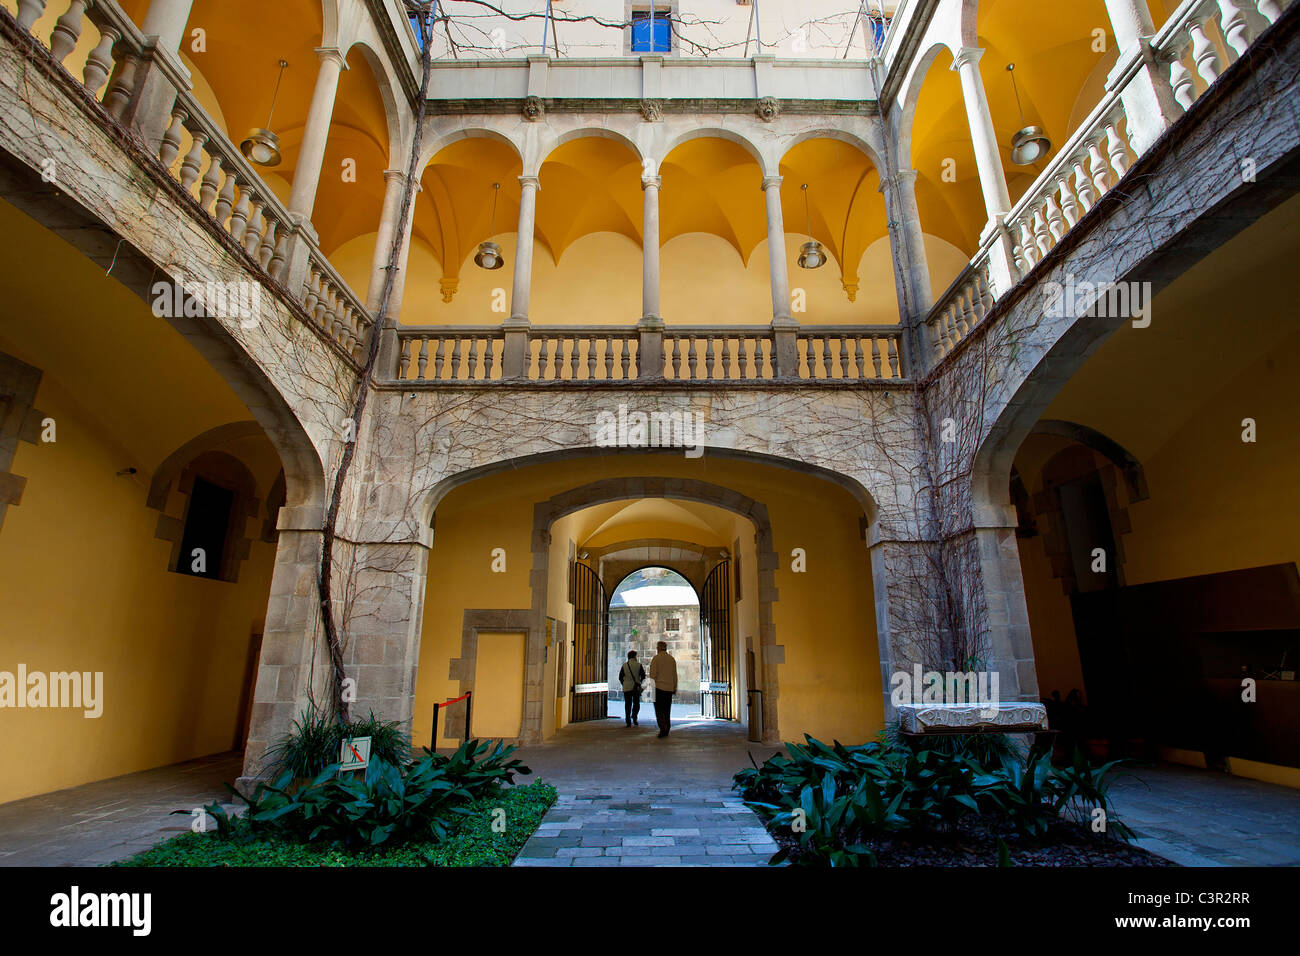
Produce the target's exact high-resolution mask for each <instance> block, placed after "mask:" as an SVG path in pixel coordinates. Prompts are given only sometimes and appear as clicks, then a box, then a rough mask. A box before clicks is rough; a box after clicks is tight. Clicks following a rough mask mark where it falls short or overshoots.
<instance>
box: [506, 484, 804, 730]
mask: <svg viewBox="0 0 1300 956" xmlns="http://www.w3.org/2000/svg"><path fill="white" fill-rule="evenodd" d="M639 498H667V499H670V500H678V501H696V502H700V503H702V504H707V505H712V506H714V507H716V508H722V509H724V510H726V511H730V512H732V513H734V514H737V515H740V516H741V517H743V518H745V519H747V520H748V521H749V522H750V524H751V525H752V526H753V528H754V547H755V551H756V554H757V563H758V630H759V648H758V650H759V656H760V659H761V660H762V673H763V679H762V684H763V705H762V706H763V710H762V713H763V741H764V742H765V743H772V744H775V743H779V742H780V740H781V736H780V726H779V723H778V703H779V699H780V692H779V675H778V673H777V671H778V668H779V666H780V665H781V664H782V663H783V662H784V659H785V648H784V647H783V646H782V645H780V644H777V643H776V625H775V623H774V620H773V615H772V605H773V604H774V603H775V602H776V600H777V599H778V592H777V589H776V568H777V566H778V560H777V554H776V545H775V543H774V541H773V536H772V524H771V520H770V518H769V517H768V513H767V506H766V505H765V504H763V503H762V502H760V501H757V500H755V499H753V498H750V497H749V496H748V495H745V494H742V493H741V492H738V491H735V490H733V489H731V488H727V487H725V486H723V485H715V484H712V483H710V482H707V481H702V480H700V479H695V478H659V477H653V476H642V477H624V478H605V479H601V480H599V481H594V482H591V483H589V484H586V485H580V486H578V487H576V488H571V489H569V490H568V491H564V492H560V493H559V494H556V495H552V496H551V497H550V498H548V499H547V500H545V501H539V502H537V503H536V504H535V505H534V506H533V534H532V539H531V540H532V543H533V563H532V574H531V575H530V578H529V580H530V584H531V589H532V608H531V611H530V615H529V617H530V621H529V625H530V626H529V631H528V639H527V650H526V654H525V673H526V674H528V675H529V677H528V678H527V679H526V680H525V682H524V727H523V733H524V740H525V741H526V742H533V741H540V740H541V729H542V716H541V708H542V704H543V693H544V691H543V684H542V677H541V674H542V673H543V672H544V669H543V668H542V667H541V662H542V659H543V655H544V653H545V635H546V605H547V596H548V590H549V578H550V541H551V534H550V529H551V526H552V525H553V524H554V523H555V522H556V521H558V520H559V519H560V518H563V517H565V516H566V515H570V514H573V513H574V512H575V511H581V510H582V509H583V508H587V507H590V506H592V505H598V504H606V503H608V502H611V501H627V500H632V499H639ZM534 674H536V675H537V676H536V677H535V678H534V677H533V676H532V675H534Z"/></svg>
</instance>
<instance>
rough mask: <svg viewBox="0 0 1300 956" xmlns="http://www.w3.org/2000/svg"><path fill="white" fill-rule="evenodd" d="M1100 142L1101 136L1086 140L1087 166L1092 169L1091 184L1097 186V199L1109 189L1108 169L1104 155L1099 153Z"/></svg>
mask: <svg viewBox="0 0 1300 956" xmlns="http://www.w3.org/2000/svg"><path fill="white" fill-rule="evenodd" d="M1101 144H1102V138H1101V137H1094V138H1093V139H1091V140H1089V141H1088V166H1089V168H1090V169H1091V170H1092V184H1093V185H1094V186H1096V187H1097V198H1098V199H1100V198H1101V197H1102V196H1104V195H1106V192H1107V191H1108V190H1109V189H1110V169H1109V168H1107V166H1106V159H1105V157H1103V156H1102V155H1101Z"/></svg>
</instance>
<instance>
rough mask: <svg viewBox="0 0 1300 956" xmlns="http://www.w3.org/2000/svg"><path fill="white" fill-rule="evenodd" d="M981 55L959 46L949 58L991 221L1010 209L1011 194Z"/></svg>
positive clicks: (973, 49)
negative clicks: (958, 84)
mask: <svg viewBox="0 0 1300 956" xmlns="http://www.w3.org/2000/svg"><path fill="white" fill-rule="evenodd" d="M983 55H984V51H983V50H981V49H979V48H977V47H969V46H968V47H962V49H961V50H960V51H959V52H958V53H957V57H956V59H955V60H953V64H952V69H954V70H956V71H957V72H958V73H959V74H960V75H961V92H962V99H963V100H964V101H965V103H966V121H967V123H968V124H969V125H970V138H971V145H972V146H973V147H974V149H975V167H976V169H978V170H979V176H980V188H981V189H982V190H983V191H984V208H985V211H986V212H987V213H988V217H989V222H990V223H994V222H996V221H997V220H998V219H999V218H1000V217H1002V216H1004V215H1006V214H1007V213H1008V212H1010V211H1011V194H1010V193H1009V192H1008V191H1007V176H1006V172H1005V171H1004V170H1003V168H1002V153H1001V151H1000V150H999V148H998V135H997V132H996V131H995V130H994V128H993V115H992V114H991V113H990V112H989V101H988V97H987V96H986V95H985V93H984V81H983V80H982V79H981V78H980V68H979V59H980V57H981V56H983Z"/></svg>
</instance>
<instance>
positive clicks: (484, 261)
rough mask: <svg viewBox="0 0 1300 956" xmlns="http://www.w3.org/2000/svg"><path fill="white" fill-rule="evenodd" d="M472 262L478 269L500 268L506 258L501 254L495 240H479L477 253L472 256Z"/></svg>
mask: <svg viewBox="0 0 1300 956" xmlns="http://www.w3.org/2000/svg"><path fill="white" fill-rule="evenodd" d="M474 264H475V265H476V266H478V267H479V268H480V269H500V268H501V267H502V266H503V265H505V264H506V260H505V257H504V256H502V255H501V247H500V246H498V245H497V244H496V243H495V242H480V243H479V246H478V255H476V256H474Z"/></svg>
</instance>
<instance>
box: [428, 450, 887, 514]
mask: <svg viewBox="0 0 1300 956" xmlns="http://www.w3.org/2000/svg"><path fill="white" fill-rule="evenodd" d="M680 453H681V452H680V451H679V450H677V449H662V448H628V449H618V448H600V447H596V446H587V447H576V448H565V449H563V450H561V451H553V452H540V453H538V454H534V455H523V456H520V457H517V458H502V459H501V460H499V461H495V462H492V463H490V464H486V465H480V466H479V467H477V468H468V469H466V470H464V471H460V472H457V473H455V474H453V475H448V476H447V477H445V478H443V479H442V480H441V481H439V482H437V483H436V484H435V485H434V486H433V487H432V488H430V489H429V491H428V493H427V494H426V495H425V496H424V500H423V502H422V503H421V505H420V509H419V520H420V526H421V527H425V528H427V527H430V526H431V525H432V523H433V515H434V512H435V511H436V510H437V508H438V505H439V504H440V503H441V502H442V500H443V499H444V498H445V497H447V495H448V494H450V493H451V492H452V491H454V490H455V489H457V488H459V487H460V486H461V485H465V484H469V483H470V482H471V481H477V480H478V479H479V478H485V477H487V476H488V475H494V474H497V473H499V472H502V471H513V470H515V469H518V468H527V467H528V466H530V465H537V464H542V463H544V462H548V461H559V460H561V459H579V458H595V457H602V456H608V455H619V454H632V455H654V454H666V455H679V454H680ZM705 454H706V455H710V456H716V457H719V458H731V459H735V460H737V461H747V462H752V463H754V464H758V465H769V466H771V467H774V468H786V469H789V470H791V471H797V472H801V473H803V474H807V475H812V476H814V477H816V478H821V479H822V480H824V481H828V482H830V483H831V484H834V485H838V486H839V487H841V488H843V489H844V490H845V491H847V492H848V493H849V494H850V495H852V496H853V499H854V500H855V501H856V502H857V503H858V505H859V506H860V507H861V508H862V511H863V514H864V518H863V522H864V524H863V526H864V527H866V526H867V525H870V524H872V523H874V522H875V521H876V520H877V519H878V517H879V514H880V508H879V506H878V505H877V504H876V500H875V498H874V497H873V496H872V494H871V492H869V491H868V490H867V489H866V487H864V486H863V484H862V483H861V482H859V481H858V480H857V479H855V478H852V477H850V476H849V475H845V474H843V473H841V472H837V471H832V470H830V469H829V468H822V467H821V466H819V465H811V464H808V463H807V462H803V461H797V460H795V459H791V458H782V457H779V456H777V455H767V454H761V453H759V452H751V451H744V450H742V449H737V448H715V447H713V446H711V445H710V446H707V447H706V449H705Z"/></svg>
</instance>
